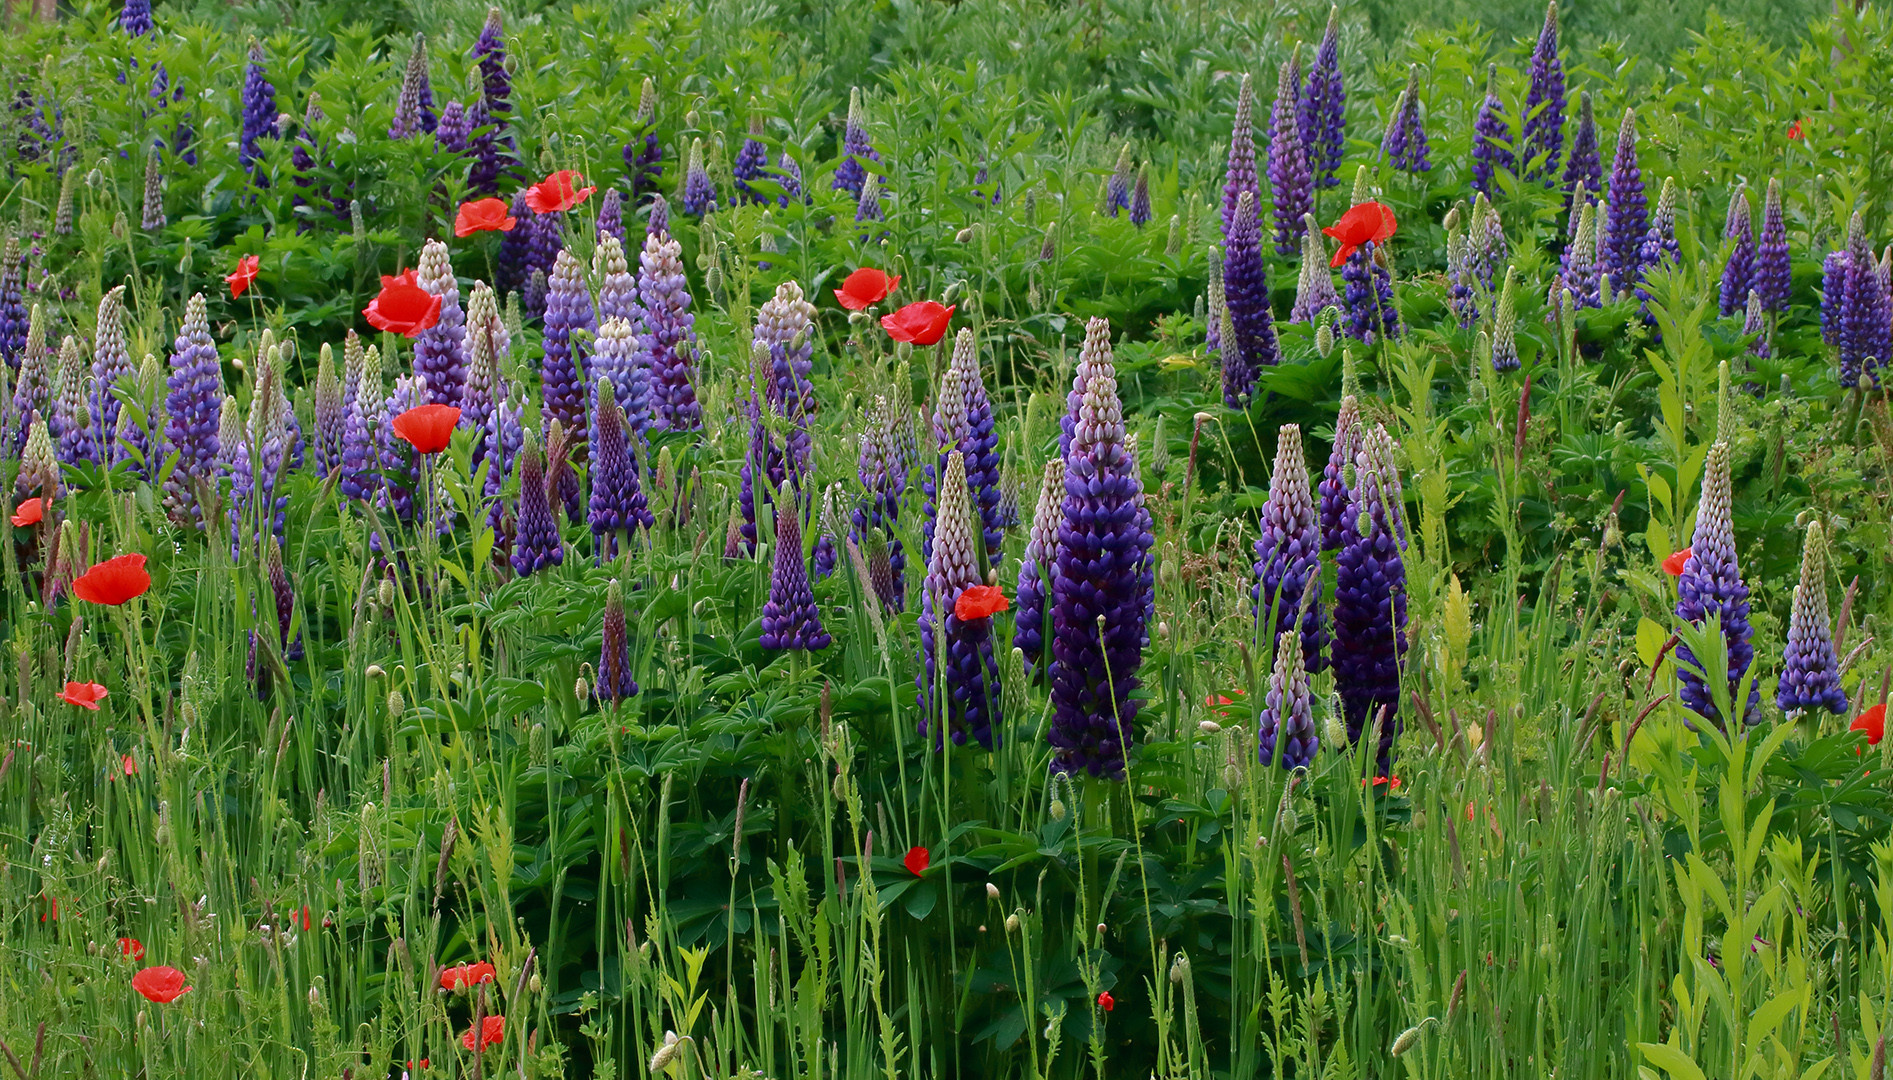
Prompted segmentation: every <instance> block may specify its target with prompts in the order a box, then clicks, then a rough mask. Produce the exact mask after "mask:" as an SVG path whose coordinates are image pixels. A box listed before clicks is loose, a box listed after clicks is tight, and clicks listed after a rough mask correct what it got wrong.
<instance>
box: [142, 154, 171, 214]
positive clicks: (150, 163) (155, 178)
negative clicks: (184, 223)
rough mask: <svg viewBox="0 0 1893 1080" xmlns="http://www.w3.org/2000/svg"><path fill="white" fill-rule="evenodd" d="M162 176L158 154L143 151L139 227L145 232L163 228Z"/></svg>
mask: <svg viewBox="0 0 1893 1080" xmlns="http://www.w3.org/2000/svg"><path fill="white" fill-rule="evenodd" d="M164 225H165V220H164V176H163V174H161V173H160V172H159V171H158V152H157V151H156V150H147V151H145V191H144V206H143V216H142V218H141V219H140V221H139V227H140V228H142V229H144V230H145V231H146V232H157V231H158V230H160V229H162V228H164Z"/></svg>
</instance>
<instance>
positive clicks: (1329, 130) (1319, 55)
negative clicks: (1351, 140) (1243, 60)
mask: <svg viewBox="0 0 1893 1080" xmlns="http://www.w3.org/2000/svg"><path fill="white" fill-rule="evenodd" d="M1298 111H1299V117H1298V123H1299V127H1300V130H1301V141H1302V143H1303V145H1304V146H1305V147H1306V152H1307V155H1308V165H1309V167H1310V169H1312V170H1313V172H1314V175H1315V176H1316V178H1317V180H1318V183H1319V186H1321V187H1324V188H1331V187H1335V186H1337V185H1339V184H1340V182H1341V178H1340V172H1341V155H1342V152H1343V150H1344V149H1345V148H1346V146H1347V135H1346V132H1345V130H1344V125H1345V123H1346V120H1347V92H1346V91H1345V90H1344V89H1343V88H1342V86H1341V12H1340V8H1339V7H1338V6H1330V7H1329V8H1328V28H1327V30H1326V31H1325V32H1324V33H1323V34H1322V35H1321V45H1320V47H1318V48H1317V49H1316V50H1315V62H1314V63H1313V64H1312V65H1310V66H1309V68H1308V86H1307V89H1306V91H1305V92H1304V93H1303V94H1302V95H1301V105H1300V108H1299V110H1298Z"/></svg>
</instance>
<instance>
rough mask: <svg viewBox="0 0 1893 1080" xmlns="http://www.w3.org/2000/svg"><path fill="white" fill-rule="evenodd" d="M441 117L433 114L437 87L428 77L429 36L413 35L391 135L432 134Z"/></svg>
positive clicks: (401, 136)
mask: <svg viewBox="0 0 1893 1080" xmlns="http://www.w3.org/2000/svg"><path fill="white" fill-rule="evenodd" d="M437 123H438V121H437V119H436V118H435V116H434V87H433V84H432V82H430V81H429V80H428V77H427V36H426V35H425V34H418V33H417V34H415V35H414V50H413V51H412V52H410V53H409V54H408V64H407V70H406V72H405V74H404V75H403V76H402V78H401V94H400V97H399V98H397V99H396V101H395V106H394V122H393V123H392V124H390V125H389V126H388V138H390V139H405V138H408V137H409V136H411V135H429V134H432V133H433V132H434V129H435V127H436V125H437Z"/></svg>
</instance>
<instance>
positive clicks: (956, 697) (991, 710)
mask: <svg viewBox="0 0 1893 1080" xmlns="http://www.w3.org/2000/svg"><path fill="white" fill-rule="evenodd" d="M930 523H931V524H934V526H935V532H936V533H937V535H936V536H935V543H934V547H933V557H932V558H931V559H930V560H929V561H928V563H927V584H926V586H925V587H924V588H923V589H921V601H920V673H919V674H918V675H916V676H915V677H914V685H915V686H916V687H917V688H918V689H919V691H920V694H919V698H918V704H919V707H920V734H922V735H927V734H929V733H931V734H932V736H933V748H934V749H935V750H939V749H942V748H943V747H944V746H945V744H946V739H947V738H949V737H950V738H951V739H952V740H953V745H955V746H964V745H966V740H967V739H968V738H969V737H970V738H971V739H972V740H973V741H974V742H977V743H978V744H979V745H981V746H983V747H985V748H986V749H988V750H991V749H992V748H993V747H994V746H995V745H996V744H997V742H998V741H999V740H998V732H997V731H995V730H994V729H995V727H996V726H997V724H998V721H999V719H1000V712H999V665H998V663H997V662H996V661H994V659H993V644H992V616H990V615H988V616H985V617H982V618H978V619H969V620H964V621H963V620H961V619H960V617H959V613H958V611H957V610H956V609H957V607H958V604H959V599H960V596H961V594H962V593H964V592H966V590H967V589H968V588H970V587H972V586H975V585H979V584H981V581H980V577H979V563H978V558H977V555H976V553H975V552H974V550H973V530H972V508H971V507H970V506H969V505H968V499H967V489H966V468H965V462H964V459H963V458H962V457H961V456H960V454H959V452H957V451H955V452H953V453H950V454H948V455H947V457H946V466H945V468H944V469H943V471H942V472H941V486H940V505H939V514H938V520H937V522H930ZM942 688H943V689H944V693H941V692H940V691H941V689H942Z"/></svg>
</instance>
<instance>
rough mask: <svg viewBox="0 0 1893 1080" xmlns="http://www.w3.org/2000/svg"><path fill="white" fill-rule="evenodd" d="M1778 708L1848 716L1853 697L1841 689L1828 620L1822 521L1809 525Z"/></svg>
mask: <svg viewBox="0 0 1893 1080" xmlns="http://www.w3.org/2000/svg"><path fill="white" fill-rule="evenodd" d="M1775 704H1777V705H1779V706H1780V707H1781V711H1782V712H1785V713H1794V712H1797V711H1799V710H1802V709H1826V710H1827V711H1829V712H1834V713H1840V714H1841V715H1843V716H1844V715H1846V713H1847V691H1846V689H1845V688H1843V687H1842V686H1841V681H1840V663H1839V661H1838V660H1837V659H1836V658H1835V656H1834V633H1833V626H1832V624H1831V623H1829V622H1828V618H1827V540H1826V534H1825V533H1824V532H1823V530H1822V529H1821V523H1820V522H1818V521H1816V522H1812V523H1810V524H1809V525H1808V535H1807V539H1806V540H1804V541H1803V543H1802V547H1801V581H1800V584H1798V585H1796V586H1795V589H1794V609H1793V612H1792V613H1791V614H1790V616H1789V618H1788V643H1787V651H1786V653H1785V654H1784V655H1783V657H1782V670H1781V682H1780V684H1779V686H1777V688H1776V690H1775Z"/></svg>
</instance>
